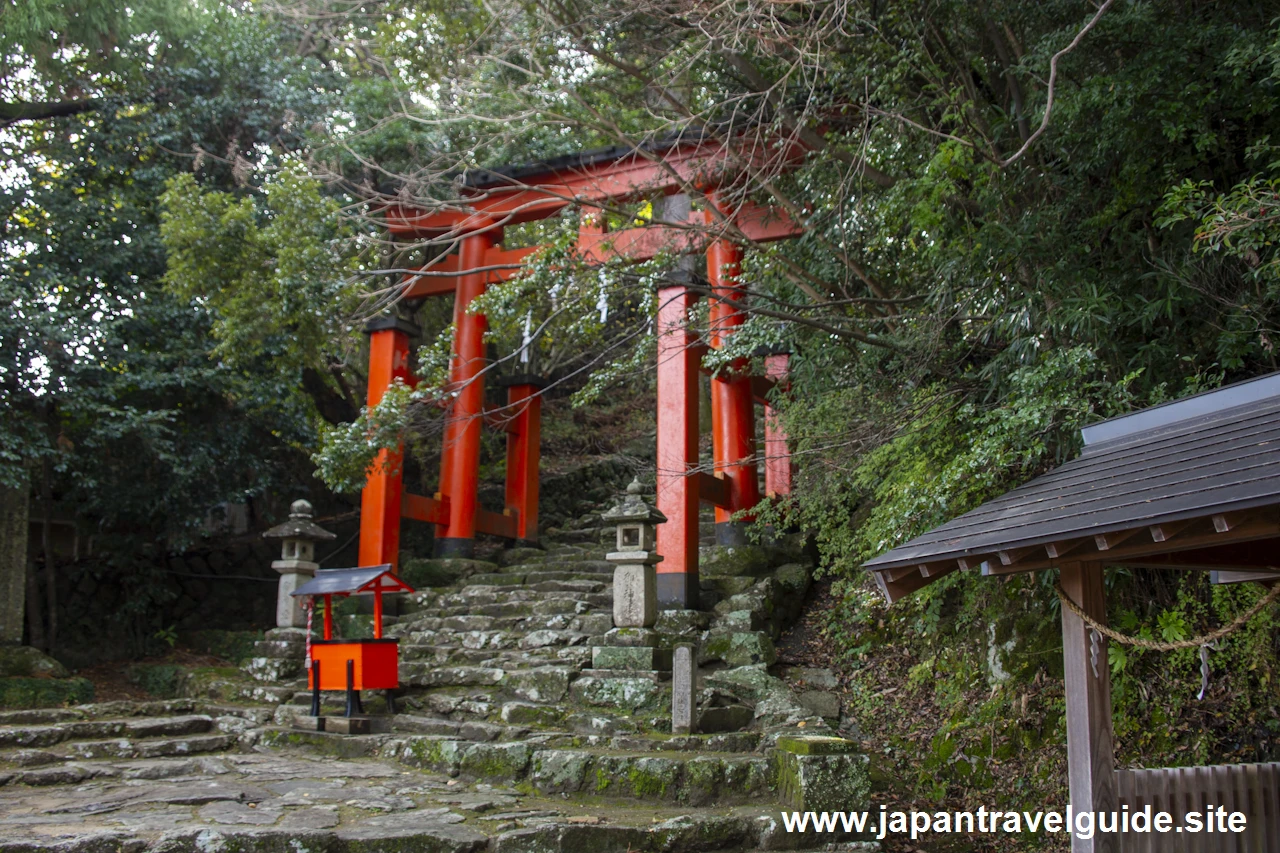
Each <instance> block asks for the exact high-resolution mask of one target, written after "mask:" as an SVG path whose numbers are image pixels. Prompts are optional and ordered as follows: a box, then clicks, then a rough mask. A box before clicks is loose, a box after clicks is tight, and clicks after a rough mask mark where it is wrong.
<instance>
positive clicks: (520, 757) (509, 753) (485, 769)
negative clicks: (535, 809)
mask: <svg viewBox="0 0 1280 853" xmlns="http://www.w3.org/2000/svg"><path fill="white" fill-rule="evenodd" d="M531 754H532V751H531V750H530V749H529V747H528V745H526V744H523V743H502V744H494V743H477V744H475V745H473V746H472V747H471V748H469V749H467V750H466V751H465V752H463V753H462V761H461V762H460V768H461V770H462V772H463V773H467V774H469V775H471V776H475V777H476V778H478V779H500V780H512V779H519V778H521V777H523V776H524V774H525V770H527V769H528V767H529V759H530V757H531Z"/></svg>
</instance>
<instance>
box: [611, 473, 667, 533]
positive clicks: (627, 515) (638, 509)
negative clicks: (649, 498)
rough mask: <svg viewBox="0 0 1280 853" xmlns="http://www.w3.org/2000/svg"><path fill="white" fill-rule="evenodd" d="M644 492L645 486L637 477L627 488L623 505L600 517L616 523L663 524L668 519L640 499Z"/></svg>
mask: <svg viewBox="0 0 1280 853" xmlns="http://www.w3.org/2000/svg"><path fill="white" fill-rule="evenodd" d="M643 490H644V486H642V485H640V478H639V477H636V478H635V479H634V480H632V481H631V485H629V486H627V496H626V497H624V498H623V499H622V503H620V504H618V505H617V506H615V507H614V508H613V509H611V510H609V511H608V512H606V513H603V514H602V515H601V516H600V517H601V518H602V519H604V520H605V521H612V522H616V523H617V522H628V521H638V522H642V523H646V524H662V523H663V522H665V521H666V520H667V517H666V516H665V515H663V514H662V512H661V511H659V510H658V509H657V508H656V507H652V506H649V505H648V504H647V503H645V502H644V500H643V499H642V498H641V497H640V492H641V491H643Z"/></svg>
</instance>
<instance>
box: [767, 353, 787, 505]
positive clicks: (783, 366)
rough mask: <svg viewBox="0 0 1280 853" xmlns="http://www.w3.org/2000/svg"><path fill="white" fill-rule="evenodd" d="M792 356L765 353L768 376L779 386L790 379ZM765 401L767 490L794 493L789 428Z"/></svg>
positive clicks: (778, 494)
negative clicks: (788, 437)
mask: <svg viewBox="0 0 1280 853" xmlns="http://www.w3.org/2000/svg"><path fill="white" fill-rule="evenodd" d="M790 361H791V356H789V355H787V354H786V353H774V354H771V355H767V356H765V359H764V368H765V378H767V379H768V380H770V381H772V382H773V383H774V384H775V385H776V384H780V383H783V382H785V381H786V378H787V371H788V367H789V365H790ZM763 402H764V493H765V494H766V495H768V496H769V497H771V498H772V497H779V496H781V495H789V494H791V450H790V448H789V447H788V445H787V431H786V428H785V427H783V425H782V420H781V418H780V417H779V416H778V412H777V411H776V410H775V409H774V408H773V407H772V406H770V405H769V403H768V401H767V400H765V401H763Z"/></svg>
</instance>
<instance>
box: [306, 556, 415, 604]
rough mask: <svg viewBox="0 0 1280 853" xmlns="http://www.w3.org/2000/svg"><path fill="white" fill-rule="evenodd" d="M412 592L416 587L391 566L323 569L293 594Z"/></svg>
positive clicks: (387, 564)
mask: <svg viewBox="0 0 1280 853" xmlns="http://www.w3.org/2000/svg"><path fill="white" fill-rule="evenodd" d="M378 591H381V592H413V591H414V590H413V587H411V586H409V585H408V584H407V583H405V582H404V581H402V580H400V578H399V577H397V576H396V573H395V571H394V570H393V569H392V566H391V564H390V563H386V564H384V565H381V566H365V567H362V568H356V569H321V570H320V571H318V572H316V576H315V577H314V578H312V579H311V580H309V581H307V582H306V583H304V584H303V585H302V586H300V587H298V588H297V589H295V590H294V591H293V595H295V596H298V597H302V596H317V595H359V594H361V593H372V592H378Z"/></svg>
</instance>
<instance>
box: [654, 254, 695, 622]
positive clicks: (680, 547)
mask: <svg viewBox="0 0 1280 853" xmlns="http://www.w3.org/2000/svg"><path fill="white" fill-rule="evenodd" d="M681 274H683V275H690V273H688V272H687V271H682V272H681V273H677V274H676V276H673V277H678V276H679V275H681ZM696 301H697V297H696V296H694V295H693V294H692V293H690V292H689V291H688V290H687V289H686V288H685V287H684V286H683V285H671V286H664V287H661V288H659V289H658V501H657V502H658V509H659V510H661V511H662V514H663V515H665V516H666V517H667V523H666V524H661V525H659V526H658V553H659V554H661V555H662V557H663V561H662V562H661V563H659V564H658V566H657V581H658V606H659V607H660V608H662V609H665V610H685V609H688V608H690V607H697V604H698V480H697V478H696V477H695V476H694V475H693V472H694V469H696V468H697V465H698V362H699V361H700V358H699V356H698V352H697V349H696V344H697V338H696V336H695V335H694V334H693V333H692V332H690V331H689V330H688V329H687V328H686V326H687V318H688V313H689V309H690V308H692V307H693V304H694V303H695V302H696Z"/></svg>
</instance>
